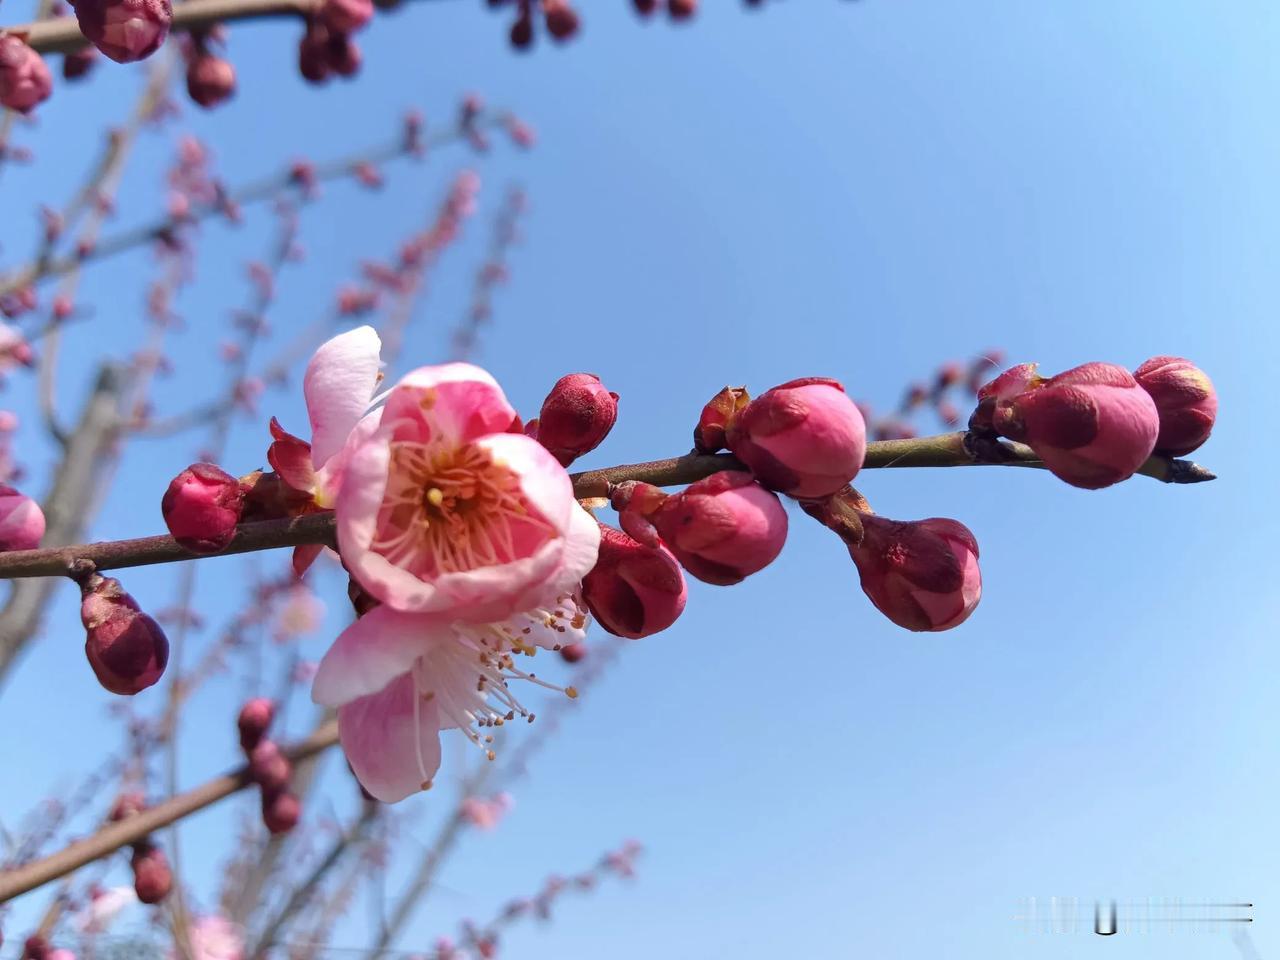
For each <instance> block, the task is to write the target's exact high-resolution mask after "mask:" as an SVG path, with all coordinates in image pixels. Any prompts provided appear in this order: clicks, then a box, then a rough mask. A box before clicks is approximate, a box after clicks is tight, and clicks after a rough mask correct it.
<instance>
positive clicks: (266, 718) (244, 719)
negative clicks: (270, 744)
mask: <svg viewBox="0 0 1280 960" xmlns="http://www.w3.org/2000/svg"><path fill="white" fill-rule="evenodd" d="M275 713H276V708H275V704H274V703H272V702H271V701H270V700H268V699H267V698H266V697H254V698H253V699H252V700H250V701H249V702H248V703H246V704H245V705H244V706H243V707H241V708H240V716H239V717H237V718H236V726H237V727H239V729H240V749H242V750H244V751H245V753H250V752H251V751H252V750H253V749H254V748H255V747H256V746H258V744H259V743H260V742H261V741H262V737H263V735H264V734H266V732H267V728H268V727H270V726H271V721H272V719H274V717H275Z"/></svg>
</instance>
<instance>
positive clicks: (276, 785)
mask: <svg viewBox="0 0 1280 960" xmlns="http://www.w3.org/2000/svg"><path fill="white" fill-rule="evenodd" d="M292 776H293V764H292V763H290V762H289V758H288V757H286V756H285V755H284V754H283V753H282V752H281V750H280V747H279V746H278V745H277V744H276V742H275V741H274V740H263V741H261V742H260V743H259V744H258V745H257V746H256V747H254V748H253V750H252V751H250V753H249V778H250V779H251V780H253V782H254V783H256V784H258V786H260V787H262V789H263V790H264V791H268V792H273V793H275V792H279V791H281V790H283V789H284V788H285V787H287V786H288V785H289V780H290V778H292Z"/></svg>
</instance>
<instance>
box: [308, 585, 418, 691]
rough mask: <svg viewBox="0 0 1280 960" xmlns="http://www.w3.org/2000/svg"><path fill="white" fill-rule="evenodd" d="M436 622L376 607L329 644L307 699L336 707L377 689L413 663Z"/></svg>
mask: <svg viewBox="0 0 1280 960" xmlns="http://www.w3.org/2000/svg"><path fill="white" fill-rule="evenodd" d="M439 630H440V625H439V623H438V621H435V620H434V619H432V618H429V617H423V616H419V615H415V614H406V613H399V612H397V611H395V610H392V609H390V608H389V607H375V608H374V609H373V610H370V611H369V612H368V613H366V614H365V615H364V616H363V617H361V618H360V619H359V620H357V621H356V622H355V623H353V624H351V626H349V627H347V629H345V630H343V631H342V633H340V634H338V639H336V640H335V641H334V642H333V646H331V647H330V648H329V651H328V653H326V654H325V655H324V659H323V660H321V661H320V669H319V671H318V672H317V673H316V678H315V681H314V682H313V683H312V685H311V699H312V700H314V701H315V702H316V703H318V704H320V705H322V706H326V707H338V706H341V705H342V704H344V703H350V702H351V701H352V700H355V699H356V698H357V697H363V696H365V695H367V694H371V693H376V692H377V691H379V690H381V689H382V688H383V687H385V686H386V685H387V684H388V683H389V682H390V681H391V680H392V679H394V678H395V677H396V676H398V675H399V674H402V673H404V672H405V671H406V670H408V669H409V668H410V667H412V666H413V662H414V661H415V660H417V659H418V657H419V656H420V655H421V654H422V652H423V648H424V647H425V645H426V644H427V643H428V642H429V640H430V638H431V637H432V636H433V635H434V634H436V633H438V631H439Z"/></svg>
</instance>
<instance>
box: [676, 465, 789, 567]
mask: <svg viewBox="0 0 1280 960" xmlns="http://www.w3.org/2000/svg"><path fill="white" fill-rule="evenodd" d="M651 519H652V521H653V525H654V526H655V527H657V528H658V533H659V534H661V535H662V539H663V541H664V542H665V543H666V545H667V546H668V547H670V548H671V552H672V553H674V554H675V555H676V559H677V560H679V561H680V564H681V565H682V566H683V567H684V568H685V569H686V570H688V571H689V572H690V573H691V574H693V575H694V576H695V577H697V578H698V579H699V580H701V581H703V582H704V583H714V584H719V585H722V586H727V585H729V584H733V583H739V582H740V581H742V580H743V578H745V577H748V576H750V575H751V574H753V573H755V572H756V571H758V570H763V569H764V568H765V567H767V566H768V565H769V564H771V563H772V562H773V561H774V560H775V559H776V558H777V556H778V554H779V553H780V552H781V551H782V545H783V543H785V542H786V539H787V511H786V510H784V509H783V508H782V503H781V501H779V500H778V497H777V495H776V494H773V493H770V492H769V491H768V490H766V489H765V488H764V487H762V486H760V484H758V483H756V482H755V480H754V479H753V478H752V476H751V474H749V473H743V472H742V471H740V470H721V471H720V472H719V473H713V474H712V475H711V476H709V477H707V478H706V479H705V480H699V481H698V482H697V483H694V484H692V485H690V486H689V487H688V488H687V489H685V490H684V491H683V492H681V493H677V494H675V495H674V496H671V497H668V498H667V499H666V500H665V501H664V502H663V504H662V506H661V507H659V508H658V510H657V512H655V513H654V515H653V517H652V518H651Z"/></svg>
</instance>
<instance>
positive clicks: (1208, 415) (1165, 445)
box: [1133, 357, 1218, 457]
mask: <svg viewBox="0 0 1280 960" xmlns="http://www.w3.org/2000/svg"><path fill="white" fill-rule="evenodd" d="M1133 377H1134V379H1135V380H1137V381H1138V385H1139V386H1140V387H1142V389H1143V390H1145V391H1147V393H1149V394H1150V395H1151V399H1152V400H1153V401H1154V402H1155V405H1156V412H1157V413H1158V414H1159V416H1160V432H1159V434H1157V436H1156V453H1160V454H1164V455H1165V456H1167V457H1182V456H1186V455H1187V454H1188V453H1190V452H1191V451H1192V450H1195V449H1197V448H1198V447H1199V446H1200V445H1201V444H1203V443H1204V442H1205V441H1206V440H1208V439H1209V434H1210V433H1211V432H1212V431H1213V423H1214V420H1216V419H1217V417H1218V394H1217V391H1215V390H1214V389H1213V382H1212V381H1211V380H1210V379H1209V378H1208V376H1206V375H1205V372H1204V371H1203V370H1201V369H1200V368H1199V367H1197V366H1196V365H1195V364H1193V363H1192V362H1191V361H1190V360H1184V359H1182V358H1181V357H1152V358H1151V359H1150V360H1148V361H1147V362H1146V363H1144V364H1143V365H1142V366H1140V367H1139V368H1138V369H1137V370H1135V371H1134V374H1133Z"/></svg>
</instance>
